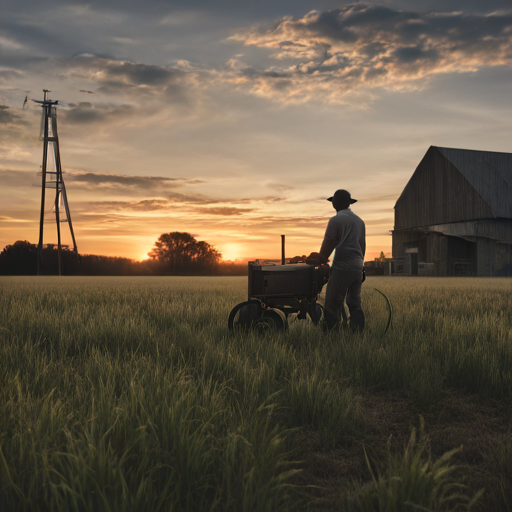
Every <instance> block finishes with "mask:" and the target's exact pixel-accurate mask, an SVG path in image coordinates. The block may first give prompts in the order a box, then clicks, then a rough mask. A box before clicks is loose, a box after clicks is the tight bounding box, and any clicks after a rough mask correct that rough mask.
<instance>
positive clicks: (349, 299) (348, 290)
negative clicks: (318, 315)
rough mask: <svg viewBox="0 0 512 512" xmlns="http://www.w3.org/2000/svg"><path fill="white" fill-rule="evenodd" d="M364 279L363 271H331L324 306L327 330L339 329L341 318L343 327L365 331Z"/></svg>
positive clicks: (334, 269)
mask: <svg viewBox="0 0 512 512" xmlns="http://www.w3.org/2000/svg"><path fill="white" fill-rule="evenodd" d="M362 278H363V273H362V270H339V269H336V268H333V269H332V270H331V276H330V277H329V282H328V283H327V291H326V293H325V305H324V308H325V323H324V326H325V328H326V329H327V330H329V331H331V330H333V329H337V328H339V327H340V321H341V317H343V323H342V324H341V325H342V327H348V326H349V325H350V328H351V329H352V330H354V331H362V330H363V329H364V323H365V320H364V312H363V309H362V307H361V284H362ZM345 302H346V303H347V306H348V310H349V314H350V324H349V321H348V319H347V313H346V311H345Z"/></svg>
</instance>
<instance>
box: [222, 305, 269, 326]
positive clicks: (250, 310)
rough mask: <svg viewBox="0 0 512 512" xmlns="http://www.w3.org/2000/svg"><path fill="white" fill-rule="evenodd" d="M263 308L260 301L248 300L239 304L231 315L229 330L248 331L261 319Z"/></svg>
mask: <svg viewBox="0 0 512 512" xmlns="http://www.w3.org/2000/svg"><path fill="white" fill-rule="evenodd" d="M262 311H263V307H262V305H261V302H260V301H259V300H247V301H245V302H240V304H237V305H236V306H235V307H234V308H233V309H232V310H231V313H229V318H228V328H229V330H230V331H248V330H249V329H251V328H252V327H253V326H254V324H255V322H256V321H257V320H259V318H260V317H261V312H262Z"/></svg>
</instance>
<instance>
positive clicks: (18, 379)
mask: <svg viewBox="0 0 512 512" xmlns="http://www.w3.org/2000/svg"><path fill="white" fill-rule="evenodd" d="M373 286H375V287H377V288H379V289H381V290H382V291H384V292H385V293H386V294H387V295H388V296H389V297H390V299H391V301H392V302H393V306H394V312H395V316H394V319H393V327H392V329H391V331H390V332H389V333H388V334H387V335H386V336H385V337H381V336H380V335H379V332H380V331H379V330H380V329H381V324H382V319H383V318H384V316H385V304H384V303H383V302H382V301H380V299H379V298H378V296H376V295H375V294H374V295H372V291H371V290H372V287H373ZM0 287H1V294H0V383H1V387H0V407H1V414H0V447H1V449H2V453H3V456H2V453H0V489H2V491H1V492H2V497H1V500H3V502H2V501H0V505H2V503H3V504H4V505H5V506H8V507H10V508H12V509H13V510H57V509H59V510H60V509H65V510H155V511H158V510H236V511H238V510H247V511H249V510H255V511H256V510H257V511H259V510H296V509H297V507H300V506H303V505H304V503H305V499H307V498H304V496H303V494H304V492H303V489H301V488H300V486H298V484H299V482H300V480H299V478H298V477H299V472H300V470H301V469H302V468H303V467H304V465H303V462H301V460H303V459H304V453H305V451H307V449H315V450H331V449H333V448H335V449H343V447H345V446H347V445H348V444H350V443H351V442H352V440H353V439H354V438H357V436H360V435H361V433H364V430H365V415H364V411H363V410H362V408H361V404H360V398H359V393H361V392H362V391H364V390H396V391H399V392H401V393H405V394H407V395H408V396H410V397H411V398H412V399H414V400H415V401H417V402H418V403H420V404H426V405H428V404H432V403H435V402H436V401H437V400H439V399H440V397H441V396H442V395H443V393H444V392H445V390H446V389H447V388H450V389H455V390H460V391H462V392H471V393H478V394H481V395H483V396H492V397H498V398H502V399H504V400H508V399H510V398H511V397H512V370H511V368H512V365H511V362H512V345H511V343H510V341H511V339H512V320H511V317H510V315H509V313H508V312H509V311H510V310H511V309H512V298H511V294H510V289H511V284H510V280H507V279H413V278H410V279H398V278H397V279H389V278H388V279H386V278H380V279H379V278H369V279H368V281H367V283H365V285H364V290H365V291H364V292H363V299H365V298H366V305H367V311H366V312H367V317H368V326H369V329H368V330H367V331H365V332H364V333H363V334H351V333H344V334H342V335H334V334H332V335H327V336H325V335H323V334H322V331H321V330H320V329H318V328H315V327H314V326H313V325H311V324H308V323H306V322H293V324H292V325H291V326H290V329H289V331H288V332H285V333H281V334H278V335H266V336H263V337H262V336H258V335H256V334H253V333H249V334H246V335H231V334H230V333H228V331H227V317H228V314H229V311H230V309H231V308H232V307H233V306H234V305H235V304H236V303H238V302H240V301H242V300H244V299H245V289H246V279H245V278H236V277H233V278H230V277H222V278H219V277H217V278H205V277H201V278H179V277H173V278H136V277H134V278H119V277H118V278H69V277H64V278H60V279H57V278H52V277H44V278H37V279H36V278H2V280H1V281H0ZM308 447H309V448H308Z"/></svg>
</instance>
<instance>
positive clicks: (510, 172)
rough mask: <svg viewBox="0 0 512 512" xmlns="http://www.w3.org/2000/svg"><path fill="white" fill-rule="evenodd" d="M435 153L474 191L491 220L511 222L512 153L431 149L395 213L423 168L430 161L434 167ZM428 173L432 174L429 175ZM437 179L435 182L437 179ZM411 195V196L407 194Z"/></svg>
mask: <svg viewBox="0 0 512 512" xmlns="http://www.w3.org/2000/svg"><path fill="white" fill-rule="evenodd" d="M433 152H434V153H437V154H438V155H440V156H441V158H444V159H445V160H446V162H448V163H449V164H450V167H451V168H452V169H454V170H456V171H457V172H459V174H460V176H462V177H463V178H464V180H465V181H466V182H467V183H468V184H469V186H470V187H471V189H473V190H474V191H475V193H476V194H477V196H478V197H480V198H481V199H482V201H483V204H485V205H487V206H486V207H488V208H489V209H490V212H492V213H491V215H492V216H493V217H502V218H507V219H512V153H498V152H495V151H476V150H473V149H455V148H442V147H439V146H430V148H429V150H428V151H427V153H426V154H425V157H424V158H423V160H422V162H421V163H420V165H419V166H418V168H417V169H416V171H415V172H414V174H413V176H412V177H411V179H410V180H409V183H408V184H407V186H406V187H405V188H404V190H403V191H402V194H401V195H400V197H399V198H398V200H397V202H396V205H395V209H396V208H397V206H398V205H399V204H401V203H402V201H403V200H404V198H405V197H406V196H407V195H408V191H409V189H410V187H411V186H412V183H413V181H414V178H415V176H416V175H417V174H418V172H424V171H423V170H421V171H420V169H422V164H423V162H425V161H427V160H428V161H429V162H430V163H431V165H432V164H433V163H434V160H433V157H434V153H433ZM439 165H440V164H439V162H438V163H437V164H435V166H436V167H437V168H438V169H439V172H441V173H443V172H445V171H443V170H442V169H445V168H444V167H443V166H442V165H441V166H440V167H439ZM429 172H431V171H429ZM440 178H441V176H438V177H437V178H436V179H440ZM413 188H414V186H413ZM409 193H410V192H409Z"/></svg>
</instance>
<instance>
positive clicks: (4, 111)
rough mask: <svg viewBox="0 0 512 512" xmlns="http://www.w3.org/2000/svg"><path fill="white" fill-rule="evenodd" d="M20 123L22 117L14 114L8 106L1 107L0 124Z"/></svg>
mask: <svg viewBox="0 0 512 512" xmlns="http://www.w3.org/2000/svg"><path fill="white" fill-rule="evenodd" d="M19 121H20V116H18V115H16V114H13V113H12V112H11V111H10V109H9V107H8V106H7V105H0V124H14V123H16V122H19Z"/></svg>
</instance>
